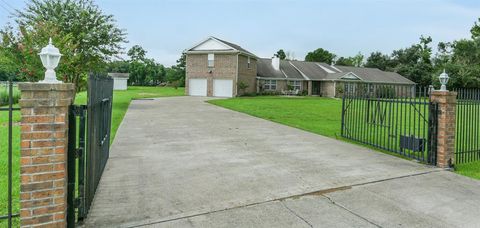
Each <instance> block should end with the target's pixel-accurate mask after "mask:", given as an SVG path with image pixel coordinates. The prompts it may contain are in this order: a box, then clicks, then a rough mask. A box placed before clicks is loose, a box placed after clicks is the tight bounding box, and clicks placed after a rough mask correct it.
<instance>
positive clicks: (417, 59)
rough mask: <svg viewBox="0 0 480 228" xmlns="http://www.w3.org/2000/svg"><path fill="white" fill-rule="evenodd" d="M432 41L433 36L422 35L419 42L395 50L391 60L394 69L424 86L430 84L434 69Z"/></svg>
mask: <svg viewBox="0 0 480 228" xmlns="http://www.w3.org/2000/svg"><path fill="white" fill-rule="evenodd" d="M431 42H432V38H431V37H423V36H422V37H420V43H419V44H414V45H412V46H410V47H409V48H405V49H399V50H395V51H393V54H392V59H391V62H392V65H393V66H394V71H396V72H398V73H399V74H401V75H403V76H405V77H407V78H409V79H410V80H412V81H414V82H416V83H418V84H420V85H422V86H428V85H430V84H431V83H432V76H433V70H434V68H433V64H432V61H431V58H432V57H431V55H432V48H431V47H430V43H431Z"/></svg>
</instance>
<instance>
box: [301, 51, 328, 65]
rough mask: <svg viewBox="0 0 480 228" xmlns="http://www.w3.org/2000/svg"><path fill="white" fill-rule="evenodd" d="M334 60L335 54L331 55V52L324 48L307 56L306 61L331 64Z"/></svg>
mask: <svg viewBox="0 0 480 228" xmlns="http://www.w3.org/2000/svg"><path fill="white" fill-rule="evenodd" d="M334 58H335V54H333V53H330V52H329V51H327V50H325V49H323V48H318V49H316V50H315V51H312V52H309V53H307V56H305V61H308V62H324V63H328V64H331V63H332V61H333V59H334Z"/></svg>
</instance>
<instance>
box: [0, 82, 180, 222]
mask: <svg viewBox="0 0 480 228" xmlns="http://www.w3.org/2000/svg"><path fill="white" fill-rule="evenodd" d="M0 89H1V88H0ZM0 92H1V91H0ZM183 94H184V90H183V88H179V89H174V88H170V87H136V86H133V87H128V90H126V91H114V94H113V110H112V131H111V132H112V134H111V139H112V141H113V139H114V138H115V134H116V132H117V129H118V127H119V125H120V123H121V122H122V119H123V117H124V116H125V113H126V112H127V109H128V106H129V105H130V102H131V100H132V99H140V98H154V97H165V96H182V95H183ZM75 103H76V104H86V103H87V94H86V92H81V93H78V94H77V96H76V99H75ZM16 106H17V107H18V105H16ZM19 122H20V112H19V111H15V112H13V123H14V125H13V137H12V140H13V142H12V143H13V144H12V145H13V159H12V161H13V163H12V164H13V170H12V171H13V172H12V173H13V176H12V178H13V183H12V193H13V197H12V198H13V213H18V212H19V210H20V202H19V194H20V182H19V178H20V170H19V164H20V148H19V146H20V126H19ZM7 134H8V112H0V135H1V136H2V137H1V138H0V215H6V214H7V184H8V179H7V174H8V172H7V166H8V159H7V152H8V151H7V148H8V141H7V139H8V138H7ZM13 222H14V227H18V226H20V225H19V224H20V223H19V219H18V218H15V219H14V220H13ZM5 226H7V220H0V227H5Z"/></svg>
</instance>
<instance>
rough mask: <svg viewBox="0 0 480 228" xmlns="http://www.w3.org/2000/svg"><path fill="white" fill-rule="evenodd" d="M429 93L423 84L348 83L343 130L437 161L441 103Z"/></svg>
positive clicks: (369, 142) (392, 149)
mask: <svg viewBox="0 0 480 228" xmlns="http://www.w3.org/2000/svg"><path fill="white" fill-rule="evenodd" d="M428 97H429V88H424V87H415V86H411V85H383V84H366V83H345V85H344V96H343V101H342V128H341V134H342V136H343V137H344V138H347V139H350V140H353V141H357V142H360V143H363V144H367V145H369V146H372V147H376V148H380V149H383V150H386V151H390V152H394V153H397V154H400V155H403V156H405V157H408V158H412V159H416V160H418V161H421V162H425V163H428V164H435V163H436V147H437V146H436V132H437V120H438V118H437V109H438V107H437V105H436V104H433V103H431V102H430V101H429V98H428Z"/></svg>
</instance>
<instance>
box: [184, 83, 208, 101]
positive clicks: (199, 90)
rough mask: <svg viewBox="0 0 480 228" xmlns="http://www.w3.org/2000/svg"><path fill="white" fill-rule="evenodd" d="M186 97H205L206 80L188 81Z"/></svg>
mask: <svg viewBox="0 0 480 228" xmlns="http://www.w3.org/2000/svg"><path fill="white" fill-rule="evenodd" d="M188 95H190V96H203V97H205V96H207V79H190V80H188Z"/></svg>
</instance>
